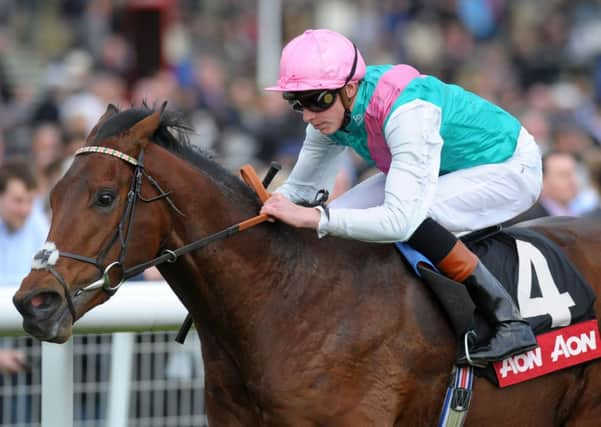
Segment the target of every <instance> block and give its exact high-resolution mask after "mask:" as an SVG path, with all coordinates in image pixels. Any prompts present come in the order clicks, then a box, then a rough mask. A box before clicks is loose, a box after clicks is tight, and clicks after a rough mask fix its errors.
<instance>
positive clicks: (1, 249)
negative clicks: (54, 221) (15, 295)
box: [0, 159, 48, 285]
mask: <svg viewBox="0 0 601 427" xmlns="http://www.w3.org/2000/svg"><path fill="white" fill-rule="evenodd" d="M35 188H36V180H35V177H34V175H33V172H32V171H31V169H30V168H29V166H28V164H27V162H26V161H24V160H21V159H13V160H10V161H6V162H5V163H4V164H3V165H2V166H0V253H2V254H3V256H2V257H0V284H2V285H9V284H13V285H16V284H18V283H19V282H20V281H21V280H22V279H23V277H25V276H26V275H27V273H28V272H29V270H30V267H31V258H32V256H33V254H34V253H35V252H36V251H37V250H38V249H39V248H41V247H42V245H43V244H44V241H45V239H46V235H47V233H48V223H47V222H46V221H44V220H43V217H41V216H36V215H32V211H33V200H34V195H35ZM9 254H10V256H9Z"/></svg>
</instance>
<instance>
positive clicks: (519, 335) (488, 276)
mask: <svg viewBox="0 0 601 427" xmlns="http://www.w3.org/2000/svg"><path fill="white" fill-rule="evenodd" d="M433 242H435V243H433ZM408 243H409V244H410V245H411V246H413V247H414V248H415V249H417V250H418V251H420V252H421V253H423V254H424V255H426V257H428V259H430V260H431V261H432V262H433V263H434V265H436V267H437V268H438V269H439V270H440V272H441V273H443V274H445V275H446V276H447V277H448V278H450V279H452V280H454V281H456V282H460V283H464V284H465V286H466V288H467V290H468V293H469V294H470V295H471V297H472V300H473V301H474V304H475V305H476V307H478V308H479V309H480V311H482V312H483V314H484V316H485V317H486V318H487V319H488V320H490V323H491V325H493V326H494V328H495V334H494V335H493V337H492V338H491V339H490V341H489V342H488V343H486V344H484V345H478V346H477V347H476V348H473V349H469V356H470V359H471V361H472V364H474V365H479V366H483V365H486V364H488V363H489V362H491V361H496V360H502V359H505V358H507V357H510V356H512V355H515V354H519V353H523V352H525V351H528V350H530V349H532V348H535V347H536V346H537V342H536V338H535V337H534V333H533V332H532V329H531V328H530V326H529V324H528V323H527V322H526V321H524V320H523V319H522V318H521V316H520V314H519V310H518V309H517V307H516V305H515V304H514V302H513V300H512V299H511V296H510V295H509V294H508V293H507V291H506V290H505V288H503V286H502V285H501V284H500V283H499V281H498V280H497V279H496V278H495V277H494V276H493V274H492V273H491V272H490V271H488V269H487V268H486V267H485V266H484V264H482V263H481V262H480V260H479V259H478V257H477V256H476V255H475V254H474V253H473V252H472V251H470V250H469V248H468V247H467V246H465V244H464V243H463V242H462V241H461V240H459V239H457V238H456V237H455V236H454V235H453V233H451V232H449V231H448V230H447V229H446V228H444V227H443V226H442V225H440V224H439V223H438V222H436V221H435V220H433V219H432V218H426V219H425V220H424V222H422V224H420V226H419V227H418V228H417V230H416V231H415V232H414V234H413V235H412V236H411V238H410V239H409V241H408ZM456 363H457V364H458V365H459V364H468V360H467V357H466V356H465V355H464V354H463V352H460V354H459V356H458V358H457V360H456Z"/></svg>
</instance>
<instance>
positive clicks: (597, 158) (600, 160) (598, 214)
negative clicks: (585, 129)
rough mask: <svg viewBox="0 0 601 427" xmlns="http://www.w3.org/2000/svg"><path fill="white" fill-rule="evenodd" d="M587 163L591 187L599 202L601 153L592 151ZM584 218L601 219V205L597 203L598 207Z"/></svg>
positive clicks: (600, 195)
mask: <svg viewBox="0 0 601 427" xmlns="http://www.w3.org/2000/svg"><path fill="white" fill-rule="evenodd" d="M586 163H587V166H588V171H589V178H590V182H591V185H592V186H593V189H594V190H595V192H596V193H597V195H598V196H599V197H598V200H601V152H600V151H598V150H595V151H592V152H591V153H590V154H589V155H588V156H587V161H586ZM583 216H585V217H587V218H601V203H599V202H597V206H595V207H594V208H593V210H591V211H590V212H587V213H586V214H584V215H583Z"/></svg>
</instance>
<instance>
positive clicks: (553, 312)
mask: <svg viewBox="0 0 601 427" xmlns="http://www.w3.org/2000/svg"><path fill="white" fill-rule="evenodd" d="M515 242H516V245H517V250H518V258H519V262H520V264H519V275H518V304H519V306H520V313H521V314H522V317H535V316H541V315H544V314H548V315H549V316H551V320H552V322H551V327H553V328H556V327H558V326H567V325H569V324H570V322H571V320H572V315H571V313H570V307H572V306H574V305H576V304H575V303H574V300H573V299H572V297H571V296H570V294H569V293H567V292H564V293H559V289H557V285H556V284H555V282H554V281H553V277H551V272H550V271H549V265H548V264H547V260H546V259H545V257H544V256H543V254H541V253H540V251H539V250H538V249H536V247H534V246H533V245H532V244H530V243H528V242H524V241H521V240H517V239H516V241H515ZM532 267H534V271H535V272H536V277H538V284H539V286H540V292H541V295H542V296H540V297H535V298H532V297H531V294H532Z"/></svg>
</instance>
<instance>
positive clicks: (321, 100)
mask: <svg viewBox="0 0 601 427" xmlns="http://www.w3.org/2000/svg"><path fill="white" fill-rule="evenodd" d="M337 93H338V90H331V89H326V90H310V91H305V92H284V94H283V97H284V99H285V100H286V101H288V104H290V106H291V107H292V109H293V110H294V111H298V112H299V113H302V112H303V110H304V109H305V108H306V109H307V110H309V111H312V112H314V113H321V112H322V111H326V110H327V109H328V108H330V107H331V106H332V105H334V102H335V101H336V95H337Z"/></svg>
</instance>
